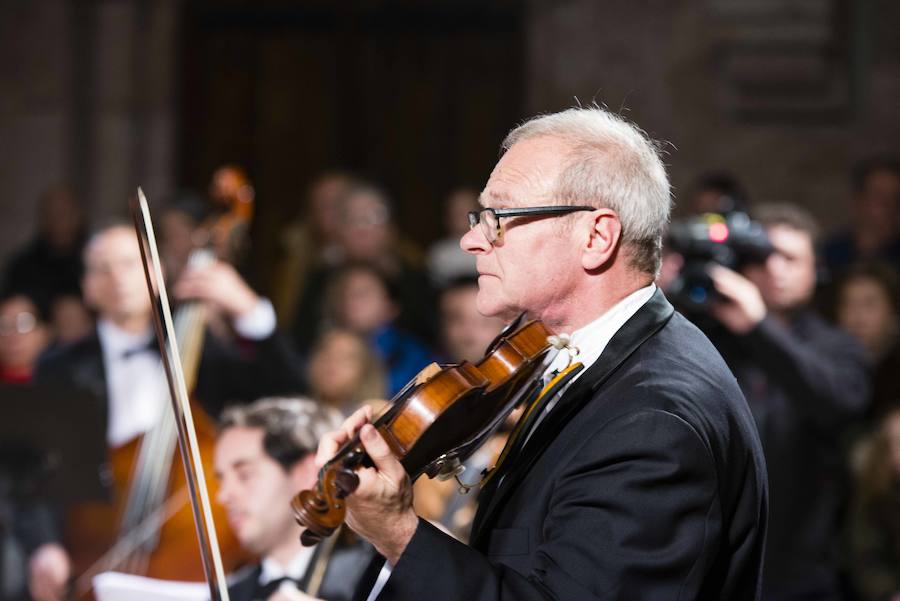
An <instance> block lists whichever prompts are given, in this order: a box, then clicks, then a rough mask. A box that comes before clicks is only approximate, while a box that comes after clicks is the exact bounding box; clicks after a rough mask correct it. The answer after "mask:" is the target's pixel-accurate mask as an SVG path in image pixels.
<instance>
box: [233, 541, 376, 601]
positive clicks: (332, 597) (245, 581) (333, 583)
mask: <svg viewBox="0 0 900 601" xmlns="http://www.w3.org/2000/svg"><path fill="white" fill-rule="evenodd" d="M374 555H375V550H374V549H373V548H372V546H371V545H369V544H368V543H366V542H360V541H354V542H346V541H343V540H342V541H340V542H338V544H337V547H336V548H335V549H334V551H333V552H332V554H331V557H330V558H329V560H328V566H327V567H326V568H325V577H324V579H323V580H322V585H321V587H320V588H319V591H318V593H317V597H318V598H319V599H324V600H325V601H350V600H351V599H352V598H353V591H354V589H355V588H356V584H357V581H358V580H359V578H360V576H361V575H362V573H363V572H364V571H365V569H366V567H367V566H368V565H369V564H370V563H371V561H372V558H373V557H374ZM315 560H316V557H315V556H313V559H312V560H311V561H310V562H309V566H308V567H307V570H306V572H307V573H306V575H305V576H304V578H303V581H302V582H301V586H300V588H301V589H302V590H306V584H307V583H308V581H309V576H310V571H311V570H312V567H313V565H314V563H315ZM261 573H262V568H261V567H260V565H259V564H257V565H255V566H249V567H247V568H245V569H243V570H240V571H239V572H236V573H234V574H232V576H231V577H230V578H229V583H228V596H229V597H230V598H231V601H253V599H254V592H255V591H256V587H257V583H258V582H259V576H260V574H261Z"/></svg>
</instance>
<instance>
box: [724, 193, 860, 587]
mask: <svg viewBox="0 0 900 601" xmlns="http://www.w3.org/2000/svg"><path fill="white" fill-rule="evenodd" d="M754 217H755V218H756V219H758V220H759V221H761V222H762V224H763V225H764V226H765V227H766V231H767V233H768V235H769V239H770V241H771V243H772V246H773V247H774V252H772V254H771V255H770V256H769V258H768V259H767V260H766V262H765V263H763V264H751V265H748V266H747V267H745V268H744V270H743V273H737V272H735V271H731V270H729V269H726V268H725V267H722V266H720V265H716V266H714V267H713V268H712V269H711V270H710V275H711V276H712V279H713V283H714V285H715V290H716V292H717V293H718V295H719V297H720V299H719V300H718V301H717V302H714V303H713V304H712V305H711V306H710V308H709V311H710V314H711V315H712V317H713V318H714V319H715V320H716V321H718V323H719V324H720V328H719V329H716V330H714V331H712V332H710V337H711V338H712V340H713V342H714V343H715V344H716V347H717V348H718V349H719V351H720V352H721V353H722V355H723V356H724V357H725V359H726V361H727V362H728V363H729V365H730V367H731V368H732V370H733V371H734V373H735V375H736V376H737V379H738V382H740V384H741V387H742V389H743V391H744V394H745V395H746V397H747V401H748V402H749V403H750V408H751V410H752V411H753V414H754V418H755V419H756V422H757V426H758V428H759V433H760V438H761V439H762V443H763V449H764V451H765V454H766V459H767V463H768V468H769V495H770V506H769V507H770V509H769V520H770V521H769V524H770V526H769V533H768V538H767V551H766V563H765V566H766V567H765V571H764V573H763V599H764V600H766V601H787V600H800V599H817V600H822V601H824V600H831V599H839V598H840V593H839V583H838V574H837V568H838V564H837V561H838V557H837V543H838V540H837V535H838V531H837V530H838V517H839V515H838V510H839V507H840V506H841V504H842V502H843V500H844V497H845V493H846V490H845V488H844V484H845V483H844V470H843V466H844V465H843V464H844V459H843V457H844V454H843V452H842V451H843V449H842V448H841V446H840V444H839V442H840V436H841V431H842V429H843V428H844V427H845V426H846V424H847V422H848V420H852V419H854V418H855V417H857V416H859V415H860V414H861V412H862V411H863V410H864V409H865V406H866V402H867V398H868V389H869V383H868V378H867V375H868V374H867V370H866V361H865V358H864V355H863V351H862V349H861V348H859V346H858V345H857V344H855V343H854V341H853V340H852V339H851V338H850V337H849V336H848V335H846V334H844V333H843V332H841V331H839V330H837V329H835V328H833V327H831V326H829V325H827V324H826V323H825V322H824V321H823V320H822V319H820V318H819V317H817V316H816V315H815V314H814V313H813V312H812V311H811V309H810V308H809V303H810V300H811V298H812V295H813V291H814V289H815V286H816V256H815V251H814V248H815V242H816V235H817V231H818V230H817V227H816V225H815V222H814V221H813V219H812V217H811V216H810V215H809V214H807V213H806V212H805V211H803V210H801V209H800V208H799V207H795V206H791V205H768V206H762V207H759V208H758V210H756V211H754Z"/></svg>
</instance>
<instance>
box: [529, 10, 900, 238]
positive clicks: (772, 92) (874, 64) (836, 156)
mask: <svg viewBox="0 0 900 601" xmlns="http://www.w3.org/2000/svg"><path fill="white" fill-rule="evenodd" d="M528 11H529V16H528V19H527V22H528V31H527V33H526V39H527V45H528V48H527V56H528V63H529V64H528V66H527V67H526V69H525V73H526V74H527V77H528V79H527V82H526V87H527V90H526V93H527V106H528V108H529V111H530V112H532V113H535V112H540V111H549V110H557V109H560V108H564V107H567V106H571V105H572V104H573V102H575V99H576V98H577V99H578V101H580V102H582V103H586V102H591V101H596V102H599V103H603V104H605V105H607V106H608V107H610V108H611V109H614V110H623V112H624V113H625V114H626V115H628V116H629V117H630V118H632V119H633V120H635V121H636V122H637V123H639V124H640V125H641V126H642V127H644V128H645V129H646V130H647V131H649V132H650V133H651V135H653V136H654V137H656V138H657V139H661V140H665V141H667V142H670V143H671V144H672V147H670V155H669V157H668V161H669V164H670V166H671V174H672V179H673V182H674V184H675V188H676V197H677V194H678V193H679V192H680V191H684V190H686V189H687V187H688V185H689V183H690V181H691V179H692V178H693V177H694V176H695V175H696V174H697V173H699V172H701V171H703V170H708V169H729V170H733V171H734V172H735V173H737V174H738V175H739V176H740V177H741V178H743V180H744V181H745V183H746V185H747V187H748V189H749V194H750V197H751V199H757V200H790V201H796V202H799V203H801V204H803V205H806V206H808V207H810V208H811V209H813V210H814V211H815V213H816V214H817V215H819V216H820V218H821V219H822V221H823V222H824V223H825V224H826V225H827V226H835V225H837V224H839V223H841V222H844V221H846V217H845V210H846V209H847V203H846V200H847V196H848V194H849V187H848V182H847V172H848V168H849V166H850V165H851V164H852V163H853V162H854V161H855V160H857V159H859V158H860V157H864V156H867V155H869V154H871V153H876V152H893V153H895V154H896V153H898V152H900V119H897V118H896V108H897V101H898V99H900V36H897V35H896V31H897V28H898V25H900V3H897V2H894V1H893V0H861V1H858V2H857V1H849V2H840V1H837V0H703V1H701V0H694V1H686V0H682V1H675V0H647V1H641V2H618V3H614V8H613V3H607V2H597V1H596V0H564V1H561V2H554V1H549V0H534V1H532V2H531V3H530V4H529V8H528ZM789 92H790V93H789Z"/></svg>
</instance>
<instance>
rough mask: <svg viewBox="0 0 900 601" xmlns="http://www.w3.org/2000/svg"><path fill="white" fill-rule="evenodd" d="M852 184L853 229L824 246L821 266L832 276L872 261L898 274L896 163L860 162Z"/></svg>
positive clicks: (899, 187)
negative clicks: (882, 263)
mask: <svg viewBox="0 0 900 601" xmlns="http://www.w3.org/2000/svg"><path fill="white" fill-rule="evenodd" d="M852 184H853V206H852V208H851V210H850V211H849V213H850V214H851V215H852V220H853V225H852V226H851V227H850V229H847V230H844V231H841V232H838V233H837V234H835V235H834V236H832V237H831V238H829V239H828V240H827V241H826V242H825V244H824V245H823V247H822V257H823V259H824V260H825V264H826V265H827V266H828V268H829V270H830V272H831V274H832V275H833V276H839V275H840V273H841V271H843V270H844V269H846V268H847V267H850V266H851V265H853V264H854V263H856V262H858V261H860V260H875V259H878V260H882V261H885V262H887V263H889V264H890V265H891V266H892V267H893V268H894V269H895V270H897V271H898V272H900V161H897V160H896V159H894V158H886V157H882V158H873V159H869V160H866V161H863V162H861V163H859V164H858V165H856V167H855V168H854V169H853V174H852ZM848 221H849V220H848Z"/></svg>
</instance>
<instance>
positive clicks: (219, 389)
mask: <svg viewBox="0 0 900 601" xmlns="http://www.w3.org/2000/svg"><path fill="white" fill-rule="evenodd" d="M299 374H300V370H299V362H298V361H297V359H296V357H295V354H294V353H293V351H292V349H291V347H290V345H289V342H288V341H287V340H286V339H285V337H284V336H283V335H282V334H280V333H279V332H276V333H274V334H273V335H272V336H270V337H268V338H266V339H264V340H261V341H257V342H253V343H247V344H246V345H243V346H239V345H226V344H224V343H223V342H222V341H220V340H219V339H217V338H216V337H215V336H213V335H211V334H209V333H207V334H206V336H205V338H204V344H203V355H202V357H201V359H200V366H199V371H198V374H197V386H196V390H195V391H194V397H195V398H196V399H197V400H198V401H199V402H200V404H201V406H202V407H203V409H204V410H205V411H206V412H207V414H209V415H210V416H212V417H213V418H217V417H218V415H219V413H220V412H221V411H222V409H223V408H224V407H225V405H226V404H229V403H233V402H247V401H252V400H254V399H257V398H259V397H262V396H268V395H279V394H294V393H297V392H298V391H300V390H302V389H303V382H302V378H301V377H300V375H299ZM35 380H36V382H38V383H41V384H44V383H46V384H53V385H55V387H60V386H62V387H64V386H72V387H75V388H78V389H82V390H87V391H88V392H90V393H91V395H92V397H93V398H94V399H96V403H97V406H96V407H94V408H91V411H86V412H85V413H86V414H88V415H99V416H102V419H103V420H104V424H103V429H102V431H103V432H105V431H106V419H107V416H108V413H109V407H108V402H107V393H106V370H105V368H104V365H103V350H102V348H101V345H100V339H99V337H98V336H97V334H96V332H95V333H94V334H92V335H90V336H87V337H86V338H83V339H82V340H79V341H76V342H74V343H72V344H70V345H68V346H65V347H62V348H59V349H55V350H53V351H51V352H49V353H48V354H47V355H45V356H44V357H42V358H41V360H40V362H39V363H38V366H37V371H36V373H35ZM60 402H64V399H60ZM98 477H101V475H100V471H99V470H98Z"/></svg>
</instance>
